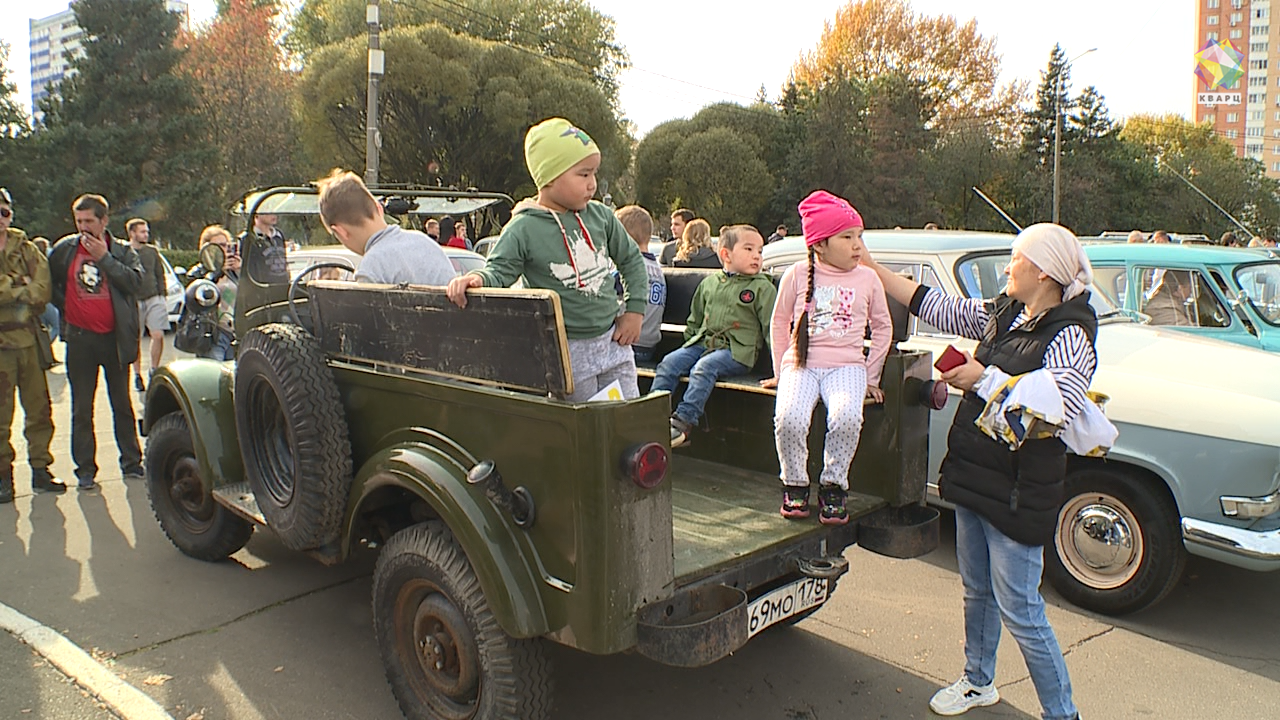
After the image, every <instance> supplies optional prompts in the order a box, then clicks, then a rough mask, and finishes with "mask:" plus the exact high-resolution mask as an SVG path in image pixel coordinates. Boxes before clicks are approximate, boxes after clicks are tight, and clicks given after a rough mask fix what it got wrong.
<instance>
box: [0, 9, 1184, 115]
mask: <svg viewBox="0 0 1280 720" xmlns="http://www.w3.org/2000/svg"><path fill="white" fill-rule="evenodd" d="M384 1H385V0H384ZM589 1H590V2H591V4H593V5H594V6H595V7H596V8H598V9H599V10H600V11H601V12H603V13H604V14H606V15H610V16H612V17H613V18H614V20H616V21H617V31H618V40H619V41H620V42H621V43H622V44H623V45H624V46H626V48H627V51H628V52H629V53H630V55H631V62H632V67H631V69H629V70H627V71H625V72H624V73H623V75H622V77H621V92H620V101H621V105H622V111H623V114H624V115H625V116H626V117H627V118H628V119H629V120H631V121H632V122H633V123H635V125H636V128H637V130H638V131H639V133H640V134H641V135H643V134H644V133H645V132H648V131H649V130H650V129H652V128H653V127H654V126H655V125H658V124H660V123H662V122H664V121H666V120H670V119H673V118H679V117H690V116H692V115H693V114H695V113H696V112H697V111H698V110H699V109H700V108H702V107H704V106H706V105H709V104H711V103H715V102H722V101H730V102H741V103H747V102H751V101H752V100H753V99H754V98H755V95H756V92H757V91H758V90H759V88H760V86H761V85H763V86H764V88H765V91H766V93H767V94H768V95H769V97H770V98H775V99H776V98H777V97H778V94H779V92H780V89H781V87H782V85H783V83H784V82H786V80H787V76H788V74H789V73H790V70H791V66H792V65H793V64H794V62H795V60H796V58H798V57H799V56H800V54H801V53H802V52H804V51H806V50H809V49H812V48H813V47H814V46H816V45H817V42H818V39H819V37H820V36H821V34H822V28H823V22H824V21H827V20H830V19H832V18H834V17H835V12H836V9H837V8H839V7H841V6H842V5H844V4H846V2H847V1H848V0H784V1H783V2H781V3H779V2H769V3H765V2H760V1H759V0H646V1H644V2H638V1H637V0H589ZM5 4H6V5H8V6H9V7H8V8H7V9H6V11H5V12H4V13H3V14H0V40H2V41H4V42H6V43H8V44H9V45H10V48H11V50H10V56H9V62H8V64H7V65H8V68H9V70H10V74H11V77H12V79H13V80H14V81H15V82H16V83H17V85H18V96H19V99H20V100H21V102H22V103H23V104H24V105H25V104H27V103H28V102H29V101H30V79H29V71H30V67H29V62H28V60H29V58H28V55H27V52H28V45H29V38H28V29H29V26H28V18H29V17H36V18H39V17H44V16H46V15H51V14H53V13H56V12H59V11H61V10H64V9H66V7H67V0H23V2H22V3H21V4H19V3H17V1H16V0H6V3H5ZM190 5H191V14H192V20H193V22H200V21H202V20H207V19H208V18H209V17H210V16H212V14H213V6H214V0H190ZM14 6H18V7H21V9H22V11H21V12H18V13H15V12H12V10H13V9H14ZM1046 6H1048V7H1051V6H1052V5H1051V4H1048V3H1044V4H1042V3H1038V2H1027V1H1026V0H912V7H913V8H914V9H915V10H916V12H918V13H921V14H928V15H943V14H950V15H954V16H956V18H957V19H959V20H961V21H967V20H969V19H971V18H972V19H976V20H977V23H978V31H979V32H980V33H982V34H983V35H984V36H986V37H992V36H994V37H995V38H996V47H997V50H998V52H999V53H1000V54H1001V56H1002V58H1001V76H1000V80H1001V82H1002V83H1003V82H1010V81H1013V80H1017V79H1024V80H1027V81H1029V82H1030V83H1031V84H1032V85H1033V86H1034V85H1035V84H1036V83H1037V82H1038V81H1039V77H1040V72H1041V71H1042V70H1043V69H1044V68H1045V66H1046V65H1047V64H1048V61H1049V52H1050V50H1051V49H1052V48H1053V44H1054V43H1055V42H1056V43H1061V45H1062V46H1063V49H1064V50H1065V51H1066V53H1067V56H1068V57H1075V56H1077V55H1079V54H1081V53H1083V52H1085V51H1086V50H1089V49H1091V48H1097V50H1096V51H1095V52H1092V53H1089V54H1088V55H1086V56H1084V57H1082V58H1080V59H1079V60H1078V61H1077V62H1076V63H1075V64H1074V65H1073V66H1072V69H1071V78H1072V86H1073V90H1074V91H1075V92H1078V91H1079V90H1080V89H1082V88H1084V87H1086V86H1088V85H1094V86H1096V87H1097V88H1098V91H1099V92H1100V93H1102V95H1103V97H1104V98H1105V99H1106V102H1107V106H1108V107H1109V108H1110V109H1111V113H1112V116H1113V117H1114V118H1117V119H1120V118H1124V117H1126V116H1128V115H1131V114H1133V113H1138V112H1155V113H1166V112H1170V113H1177V114H1181V115H1183V116H1188V117H1189V116H1190V114H1191V111H1192V101H1193V80H1194V77H1193V75H1192V69H1193V66H1194V59H1193V57H1192V56H1193V55H1194V53H1195V50H1196V48H1195V47H1193V45H1194V42H1195V27H1194V24H1195V8H1196V0H1125V1H1123V2H1117V1H1116V0H1075V1H1074V2H1072V3H1070V4H1069V5H1064V6H1063V7H1066V8H1067V11H1066V12H1064V13H1062V14H1061V16H1059V17H1050V13H1049V11H1048V10H1047V9H1045V7H1046ZM388 62H389V64H390V62H391V61H390V60H389V61H388Z"/></svg>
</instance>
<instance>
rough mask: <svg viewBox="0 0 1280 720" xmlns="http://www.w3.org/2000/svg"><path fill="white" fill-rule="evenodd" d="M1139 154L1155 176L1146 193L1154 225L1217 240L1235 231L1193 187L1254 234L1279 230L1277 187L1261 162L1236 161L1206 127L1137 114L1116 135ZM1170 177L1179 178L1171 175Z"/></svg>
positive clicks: (1279, 191) (1168, 117)
mask: <svg viewBox="0 0 1280 720" xmlns="http://www.w3.org/2000/svg"><path fill="white" fill-rule="evenodd" d="M1119 137H1120V138H1121V139H1122V140H1124V141H1125V142H1126V143H1129V144H1131V145H1133V146H1135V147H1138V148H1140V149H1141V152H1142V155H1141V161H1142V164H1143V166H1144V168H1145V169H1146V170H1147V171H1148V172H1150V173H1152V174H1153V175H1156V178H1157V179H1156V181H1155V182H1154V183H1153V187H1152V190H1151V192H1150V193H1149V194H1148V197H1149V201H1148V207H1149V210H1148V217H1150V218H1151V219H1152V222H1151V223H1150V224H1148V225H1143V226H1141V227H1145V228H1149V229H1150V228H1154V227H1155V226H1159V227H1164V228H1170V229H1177V230H1186V231H1190V232H1203V233H1206V234H1209V235H1210V236H1217V235H1218V234H1219V233H1221V232H1223V231H1225V230H1229V229H1230V230H1236V231H1237V232H1239V231H1238V229H1237V228H1235V227H1234V225H1232V223H1231V221H1230V220H1228V219H1227V218H1226V217H1225V216H1224V215H1223V214H1222V213H1221V212H1220V211H1219V210H1218V209H1216V208H1214V207H1213V205H1211V204H1210V203H1209V202H1207V201H1206V200H1205V199H1204V198H1202V197H1200V195H1199V194H1197V193H1196V192H1195V191H1194V190H1192V189H1191V188H1190V187H1188V186H1187V185H1186V183H1184V182H1183V181H1182V180H1180V179H1178V177H1177V175H1181V176H1182V177H1184V178H1186V179H1187V180H1189V181H1190V182H1192V183H1194V184H1195V185H1196V186H1197V187H1198V188H1200V190H1201V191H1203V192H1204V193H1205V194H1207V195H1208V196H1209V197H1211V198H1213V199H1214V201H1216V202H1217V203H1218V204H1219V205H1221V206H1222V207H1223V209H1225V210H1226V211H1227V212H1229V213H1231V214H1232V215H1234V216H1235V217H1236V218H1237V219H1239V220H1240V221H1241V222H1243V223H1245V224H1246V225H1247V226H1249V227H1250V229H1251V230H1253V231H1254V232H1274V230H1275V228H1276V227H1277V226H1278V225H1280V182H1277V181H1276V180H1274V179H1272V178H1268V177H1267V176H1266V172H1265V168H1264V167H1263V165H1262V163H1260V162H1258V161H1257V160H1253V159H1249V158H1240V157H1237V156H1236V154H1235V148H1234V147H1232V145H1231V143H1229V142H1227V140H1226V139H1224V138H1223V137H1221V136H1220V135H1218V134H1217V133H1215V132H1214V130H1213V126H1212V125H1211V124H1209V123H1201V124H1196V123H1192V122H1189V121H1187V120H1186V119H1185V118H1183V117H1181V116H1179V115H1135V116H1133V117H1130V118H1129V119H1128V120H1127V121H1126V122H1125V124H1124V127H1123V128H1122V129H1121V130H1120V132H1119ZM1174 173H1177V175H1175V174H1174Z"/></svg>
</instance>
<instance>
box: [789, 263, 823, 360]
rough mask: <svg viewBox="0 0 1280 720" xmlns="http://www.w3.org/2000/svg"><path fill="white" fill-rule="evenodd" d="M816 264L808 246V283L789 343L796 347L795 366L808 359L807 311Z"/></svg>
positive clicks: (809, 305) (810, 300)
mask: <svg viewBox="0 0 1280 720" xmlns="http://www.w3.org/2000/svg"><path fill="white" fill-rule="evenodd" d="M816 264H817V258H816V257H815V256H814V252H813V246H812V245H810V246H809V285H808V287H807V288H806V290H805V293H804V310H803V311H802V312H801V313H800V317H799V318H798V319H796V324H795V325H794V326H793V327H792V328H791V344H792V345H794V346H795V348H796V367H804V366H805V362H806V361H807V360H808V359H809V311H810V309H812V307H813V266H814V265H816Z"/></svg>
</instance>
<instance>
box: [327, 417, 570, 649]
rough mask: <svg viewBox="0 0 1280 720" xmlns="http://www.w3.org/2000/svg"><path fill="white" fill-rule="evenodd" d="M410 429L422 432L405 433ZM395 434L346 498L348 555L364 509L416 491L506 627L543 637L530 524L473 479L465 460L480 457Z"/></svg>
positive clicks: (427, 438) (422, 437)
mask: <svg viewBox="0 0 1280 720" xmlns="http://www.w3.org/2000/svg"><path fill="white" fill-rule="evenodd" d="M410 434H413V435H416V436H417V438H416V439H408V438H406V436H407V435H410ZM395 435H396V436H398V437H397V438H396V440H397V442H394V444H391V445H386V446H384V447H383V449H382V450H380V451H379V452H377V453H375V454H374V455H373V457H371V458H369V460H368V461H366V462H365V463H364V465H363V466H362V467H361V468H360V470H359V472H358V473H357V474H356V478H355V482H354V483H353V485H352V488H351V501H350V502H348V504H347V516H346V519H345V525H344V532H343V539H344V545H343V548H342V551H343V554H344V555H347V554H349V553H350V552H351V544H352V543H353V542H355V541H357V540H358V539H359V538H358V537H357V532H358V528H357V525H358V523H359V522H360V521H361V516H362V514H363V513H364V512H366V511H372V512H377V510H376V508H377V507H378V506H380V505H385V504H387V503H391V502H395V503H397V504H399V503H402V502H403V497H402V496H403V493H405V492H407V493H411V494H412V495H414V496H416V497H418V498H420V499H421V500H423V501H424V502H426V503H427V504H428V505H430V506H431V509H432V510H433V511H434V513H435V515H437V516H438V517H439V518H440V519H441V520H443V521H444V523H445V524H446V525H447V526H448V527H449V530H450V531H451V532H452V533H453V535H454V537H455V538H457V540H458V542H459V544H461V545H462V549H463V551H464V552H466V555H467V559H468V560H469V561H470V562H471V566H472V567H473V568H474V569H475V572H476V577H477V578H479V580H480V587H481V588H482V589H483V590H484V596H485V599H486V600H488V602H489V606H490V608H491V609H492V610H493V614H494V616H495V617H496V618H497V619H498V623H499V624H500V625H502V629H503V630H504V631H506V633H507V634H508V635H510V636H512V637H514V638H530V637H537V636H540V635H545V634H546V633H547V632H548V631H549V630H550V628H549V627H548V621H547V615H546V609H545V607H544V604H543V600H542V595H541V592H540V590H541V588H542V583H541V582H539V580H538V573H536V572H535V571H534V569H533V568H532V567H531V561H532V563H536V562H537V560H536V550H535V549H534V547H533V543H532V542H531V541H530V539H529V537H528V535H527V534H526V533H525V531H524V530H521V529H519V528H517V527H516V526H515V523H514V522H513V521H511V519H510V518H507V517H504V516H503V515H502V514H501V512H500V511H499V510H498V509H497V508H496V507H495V506H494V505H493V503H491V502H489V500H488V499H486V498H485V497H484V496H483V495H482V494H481V493H480V492H479V491H478V490H476V489H474V488H472V487H471V486H470V485H469V484H468V483H467V470H468V469H469V465H468V464H467V463H468V462H469V463H470V464H472V465H473V464H474V459H471V458H470V456H469V455H467V454H466V453H465V451H463V450H462V449H461V448H459V447H458V446H456V445H454V444H453V443H452V442H450V441H448V440H447V439H445V438H443V436H440V435H438V434H437V433H434V432H432V431H430V430H425V429H416V430H411V431H407V432H406V431H401V432H400V433H395ZM397 498H398V499H397ZM400 507H401V508H403V506H402V505H401V506H400ZM414 520H415V521H416V520H418V518H414ZM395 529H397V530H399V529H400V528H395Z"/></svg>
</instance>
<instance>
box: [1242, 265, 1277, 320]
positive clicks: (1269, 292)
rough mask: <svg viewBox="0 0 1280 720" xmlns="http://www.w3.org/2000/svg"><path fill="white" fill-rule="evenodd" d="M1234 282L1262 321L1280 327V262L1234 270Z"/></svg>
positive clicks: (1246, 266) (1244, 266)
mask: <svg viewBox="0 0 1280 720" xmlns="http://www.w3.org/2000/svg"><path fill="white" fill-rule="evenodd" d="M1235 275H1236V282H1237V283H1239V284H1240V289H1241V290H1243V291H1244V292H1245V294H1246V295H1248V296H1249V303H1250V304H1251V305H1253V308H1254V309H1255V310H1257V311H1258V314H1259V315H1261V316H1262V319H1263V320H1265V321H1266V322H1268V323H1269V324H1271V325H1280V262H1264V263H1255V264H1253V265H1243V266H1241V267H1238V268H1236V273H1235Z"/></svg>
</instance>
